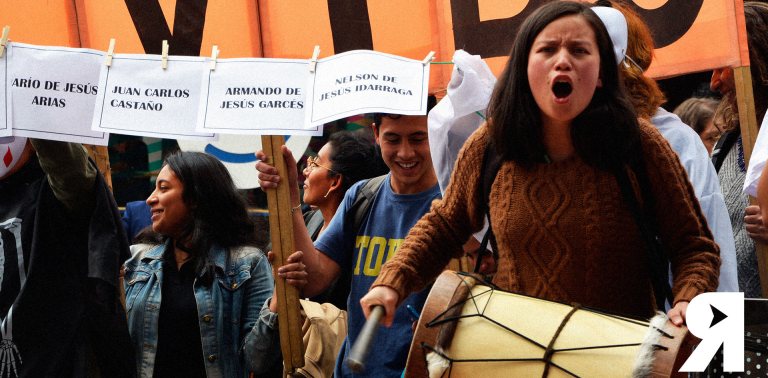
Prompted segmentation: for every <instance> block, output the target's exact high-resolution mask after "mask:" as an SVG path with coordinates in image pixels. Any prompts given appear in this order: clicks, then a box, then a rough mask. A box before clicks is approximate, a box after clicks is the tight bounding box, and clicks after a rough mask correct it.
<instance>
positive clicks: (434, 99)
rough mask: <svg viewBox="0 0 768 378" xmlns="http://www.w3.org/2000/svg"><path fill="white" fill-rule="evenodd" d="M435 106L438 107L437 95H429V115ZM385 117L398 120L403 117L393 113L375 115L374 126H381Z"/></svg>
mask: <svg viewBox="0 0 768 378" xmlns="http://www.w3.org/2000/svg"><path fill="white" fill-rule="evenodd" d="M435 105H437V97H435V95H428V96H427V113H429V111H430V110H432V108H434V107H435ZM384 117H387V118H393V119H398V118H400V117H402V115H401V114H392V113H373V124H374V125H375V126H374V127H379V126H381V119H382V118H384Z"/></svg>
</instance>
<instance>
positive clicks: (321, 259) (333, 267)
mask: <svg viewBox="0 0 768 378" xmlns="http://www.w3.org/2000/svg"><path fill="white" fill-rule="evenodd" d="M282 153H283V158H284V159H285V164H286V166H287V167H288V187H289V188H290V193H291V217H292V219H293V243H294V248H295V249H296V250H297V251H303V252H304V256H303V261H304V264H306V271H307V273H308V277H307V283H308V284H307V286H306V287H305V289H304V292H303V295H304V296H307V297H311V296H315V295H317V294H320V293H322V292H323V291H325V289H326V288H328V286H329V285H330V284H331V283H332V282H333V281H334V280H335V279H336V277H338V275H339V272H340V271H341V270H340V267H339V265H338V264H337V263H336V262H335V261H333V260H332V259H331V258H329V257H328V256H326V255H325V254H323V253H322V252H320V251H318V250H317V249H315V246H314V244H313V243H312V239H311V238H310V236H309V231H308V230H307V226H306V225H305V224H304V217H303V216H302V214H301V211H300V210H299V209H300V207H301V206H300V205H301V201H300V199H299V186H298V171H297V168H296V160H295V159H294V158H293V154H291V151H290V150H289V149H288V147H286V146H283V147H282ZM256 158H257V159H259V160H258V161H257V162H256V170H257V171H258V172H259V184H260V185H261V187H262V189H271V188H277V184H278V183H279V182H280V180H281V177H280V176H279V175H278V172H277V168H275V167H274V166H272V165H271V164H270V160H268V157H267V156H266V155H265V154H264V152H263V151H257V152H256ZM279 273H280V271H278V274H279Z"/></svg>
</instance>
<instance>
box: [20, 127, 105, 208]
mask: <svg viewBox="0 0 768 378" xmlns="http://www.w3.org/2000/svg"><path fill="white" fill-rule="evenodd" d="M30 142H32V146H33V147H34V148H35V151H36V152H37V158H38V160H39V161H40V167H41V168H42V169H43V171H45V173H46V175H47V176H48V182H49V184H50V186H51V189H52V190H53V194H54V195H55V196H56V199H58V200H59V201H61V203H62V204H64V206H65V207H66V209H67V211H69V212H70V213H72V214H75V215H78V214H89V213H90V211H91V209H92V208H93V206H94V202H95V198H94V187H95V185H94V184H95V182H96V173H97V171H96V167H95V166H94V165H93V164H92V163H91V162H89V161H88V152H87V151H86V150H85V148H84V147H83V146H82V145H81V144H78V143H64V142H55V141H50V140H43V139H30Z"/></svg>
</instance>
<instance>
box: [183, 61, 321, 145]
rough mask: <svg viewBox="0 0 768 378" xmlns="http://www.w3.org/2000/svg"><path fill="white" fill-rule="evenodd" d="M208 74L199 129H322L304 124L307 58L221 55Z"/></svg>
mask: <svg viewBox="0 0 768 378" xmlns="http://www.w3.org/2000/svg"><path fill="white" fill-rule="evenodd" d="M206 71H207V72H205V73H204V74H203V89H202V94H201V96H200V109H199V112H200V113H199V114H198V122H197V131H198V132H209V133H210V132H215V133H225V134H259V135H322V134H323V128H322V126H314V127H312V128H309V129H308V128H305V127H304V118H305V112H304V111H305V104H306V93H307V91H306V88H305V86H306V85H307V80H308V79H309V63H308V62H307V60H295V59H263V58H247V59H246V58H244V59H221V60H219V61H217V63H216V68H215V70H210V69H207V70H206Z"/></svg>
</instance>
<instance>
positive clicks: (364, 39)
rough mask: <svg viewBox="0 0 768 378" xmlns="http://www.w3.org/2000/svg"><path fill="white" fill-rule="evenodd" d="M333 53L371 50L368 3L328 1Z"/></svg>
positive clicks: (351, 0)
mask: <svg viewBox="0 0 768 378" xmlns="http://www.w3.org/2000/svg"><path fill="white" fill-rule="evenodd" d="M328 17H329V18H330V21H331V35H332V37H333V52H334V53H335V54H340V53H343V52H345V51H350V50H373V34H372V33H371V20H370V19H369V16H368V2H367V1H360V0H328Z"/></svg>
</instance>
